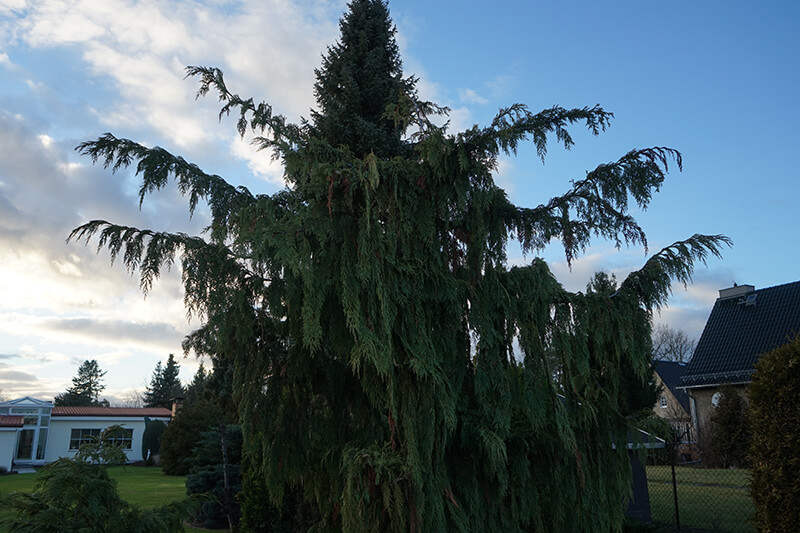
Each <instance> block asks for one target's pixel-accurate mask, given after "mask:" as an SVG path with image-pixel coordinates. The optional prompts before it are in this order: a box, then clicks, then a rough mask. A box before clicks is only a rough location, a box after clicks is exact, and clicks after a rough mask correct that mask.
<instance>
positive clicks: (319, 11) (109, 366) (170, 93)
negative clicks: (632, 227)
mask: <svg viewBox="0 0 800 533" xmlns="http://www.w3.org/2000/svg"><path fill="white" fill-rule="evenodd" d="M521 4H523V2H518V1H508V0H496V1H495V2H491V3H489V2H483V1H481V2H479V1H473V0H460V1H458V2H455V1H448V0H443V1H441V2H429V1H426V2H423V1H421V0H404V1H402V2H400V1H397V2H395V3H393V4H391V5H390V8H391V9H392V16H393V18H394V21H395V23H396V24H397V28H398V41H399V43H400V47H401V51H402V53H403V57H404V66H405V72H406V74H415V75H416V76H418V77H419V78H420V89H421V92H422V95H423V96H424V97H425V98H427V99H430V100H434V101H436V102H438V103H440V104H442V105H447V106H449V107H450V108H452V113H451V116H450V122H451V128H452V129H453V130H458V129H463V128H465V127H469V126H471V125H472V124H474V123H479V124H486V123H487V122H488V121H490V120H491V118H492V117H493V116H494V114H495V113H496V112H497V109H498V108H499V107H501V106H506V105H509V104H511V103H514V102H521V103H526V104H528V105H529V106H530V107H531V108H533V109H537V110H538V109H541V108H545V107H550V106H552V105H555V104H558V105H562V106H565V107H583V106H591V105H594V104H598V103H599V104H600V105H602V106H603V107H604V108H606V109H607V110H610V111H613V112H614V113H615V115H616V118H615V120H614V121H613V123H612V127H611V129H610V130H609V131H607V132H606V133H605V134H603V135H601V136H600V137H592V136H590V135H588V134H583V133H578V132H577V130H576V135H575V140H576V142H577V144H576V146H575V147H574V148H573V149H572V150H571V151H569V152H565V151H564V150H562V149H560V148H558V147H556V146H552V147H551V150H550V153H549V156H548V159H547V161H546V163H545V164H544V165H543V164H542V163H541V161H539V160H537V159H536V157H535V154H533V153H532V150H522V151H521V153H520V155H519V157H517V158H513V159H512V158H508V159H504V160H503V161H502V162H501V165H500V169H499V174H498V176H497V180H498V182H499V183H500V184H502V185H503V186H504V187H505V188H506V189H507V191H508V192H509V195H510V197H511V198H512V200H514V201H515V202H516V203H518V204H520V205H526V206H535V205H538V204H540V203H542V202H544V201H546V200H547V199H548V198H549V197H551V196H554V195H557V194H560V193H562V192H563V191H564V190H566V187H567V186H568V184H569V180H571V179H580V178H582V177H583V176H584V174H585V172H586V171H588V170H590V169H592V168H594V167H595V166H596V165H597V164H599V163H603V162H607V161H612V160H615V159H617V158H618V157H620V156H621V155H623V154H624V153H625V152H627V151H628V150H630V149H633V148H643V147H647V146H670V147H674V148H677V149H678V150H680V151H681V152H682V153H683V156H684V171H683V172H682V173H678V172H677V171H675V172H673V173H671V175H670V176H669V178H668V181H667V182H666V184H665V185H664V187H663V188H662V190H661V192H660V193H659V194H657V196H656V197H655V199H654V201H653V202H652V204H651V207H650V209H649V210H648V211H647V212H644V213H636V216H637V217H638V219H639V221H640V223H641V224H642V226H643V227H644V229H645V231H647V233H648V238H649V243H650V253H653V252H655V251H657V250H659V249H660V248H662V247H664V246H666V245H668V244H670V243H672V242H674V241H676V240H679V239H684V238H686V237H688V236H690V235H692V234H694V233H697V232H700V233H724V234H726V235H728V236H730V237H731V238H732V239H733V240H734V247H733V248H732V249H729V250H727V251H726V252H725V256H724V259H723V260H716V259H714V260H711V261H710V262H709V264H708V268H702V267H701V268H700V269H699V270H698V271H697V273H696V275H695V278H694V283H693V284H691V285H690V286H688V288H686V289H684V287H683V286H680V285H679V286H676V287H675V292H674V296H673V299H672V301H671V304H670V306H669V307H668V308H667V309H664V310H662V312H661V314H660V315H658V316H657V317H656V320H657V321H659V322H666V323H668V324H670V325H672V326H674V327H678V328H682V329H684V330H685V331H686V332H687V333H688V334H689V335H690V336H692V337H697V336H699V334H700V332H701V331H702V327H703V324H704V323H705V319H706V318H707V316H708V313H709V312H710V309H711V306H712V305H713V303H714V299H715V298H716V296H717V290H718V289H720V288H724V287H727V286H730V285H731V284H732V283H733V282H734V281H735V282H737V283H740V284H741V283H750V284H753V285H755V286H756V287H759V288H760V287H767V286H772V285H777V284H781V283H786V282H790V281H795V280H797V279H798V278H800V275H798V274H797V265H798V264H799V263H800V261H798V256H800V252H798V247H797V240H798V239H797V234H798V215H797V207H796V204H797V201H798V198H800V180H798V175H797V174H798V171H797V168H798V167H797V165H796V164H795V154H796V152H797V148H796V146H797V141H798V134H797V130H796V128H797V124H798V123H800V110H799V109H800V107H798V106H797V101H796V95H797V86H798V82H799V81H800V80H799V79H798V77H799V74H798V73H800V68H798V67H800V65H798V58H797V51H798V50H800V37H799V35H800V34H798V32H796V31H795V28H794V27H793V26H794V24H795V23H796V21H797V20H798V15H800V12H799V11H800V4H797V3H796V2H789V1H786V2H781V1H776V2H770V3H769V5H768V6H766V7H765V6H764V5H757V3H754V2H743V1H733V2H731V1H726V2H722V1H709V2H689V1H677V2H670V3H664V2H660V3H654V2H614V3H613V4H615V6H614V7H609V6H608V5H606V4H612V3H611V2H593V1H585V2H584V1H578V0H574V1H568V2H526V3H524V4H526V5H527V7H520V5H521ZM539 4H541V5H539ZM601 6H602V7H601ZM345 7H346V6H345V2H343V1H340V0H336V1H333V0H316V1H314V0H297V1H289V0H240V1H237V2H233V1H223V0H195V1H184V0H171V1H166V0H163V1H146V0H140V1H137V0H125V1H121V0H103V1H102V2H100V1H94V0H87V1H79V0H75V1H71V0H35V1H26V0H0V391H1V392H0V394H2V395H3V396H5V397H6V398H15V397H19V396H23V395H34V396H38V397H40V398H44V399H49V398H50V397H52V396H53V395H54V394H57V393H59V392H62V391H63V390H65V389H66V387H67V386H69V384H70V379H71V377H72V376H74V375H75V372H76V370H77V367H78V365H79V364H80V363H81V362H82V361H83V360H85V359H97V360H98V362H99V363H100V366H101V368H103V369H104V370H106V371H107V372H108V373H107V375H106V378H105V380H106V383H107V386H108V389H107V391H106V392H107V393H108V397H109V398H110V399H111V400H112V401H115V402H126V401H129V400H130V399H131V397H132V395H133V393H134V392H135V391H139V392H141V391H142V390H143V389H144V387H145V385H146V384H147V382H148V381H149V378H150V375H151V373H152V371H153V368H154V367H155V365H156V363H157V362H158V361H164V360H166V357H167V354H169V353H175V354H180V353H181V348H180V343H181V339H182V337H183V336H184V335H185V334H186V333H188V332H189V331H191V330H192V329H193V328H194V327H196V326H197V325H198V324H197V323H196V322H194V323H192V322H188V321H187V318H186V313H185V310H184V307H183V304H182V293H181V288H180V283H179V279H180V274H179V272H172V273H170V274H169V275H165V276H163V277H162V279H161V281H160V282H159V283H158V284H157V285H156V287H155V288H154V290H153V291H152V292H151V293H150V294H149V295H148V297H147V298H146V299H144V298H143V297H142V294H141V292H140V291H139V287H138V280H137V278H136V277H135V276H134V277H132V276H131V275H130V274H129V273H127V272H126V271H125V270H124V268H122V267H121V266H120V265H114V266H113V267H112V266H110V264H109V260H108V256H107V255H106V254H105V253H103V252H101V253H100V254H96V253H95V249H94V248H92V247H91V246H90V247H88V248H87V247H84V246H83V245H82V244H75V243H70V244H67V243H65V239H66V237H67V235H68V234H69V232H70V230H71V229H72V228H74V227H76V226H78V225H80V224H82V223H84V222H86V221H88V220H91V219H98V218H102V219H107V220H111V221H113V222H117V223H122V224H131V225H135V226H138V227H148V228H153V229H161V230H170V231H186V232H190V233H198V232H200V231H201V230H202V228H203V227H204V225H205V224H206V222H207V218H206V216H205V214H204V213H203V212H202V211H201V212H198V213H197V214H196V215H195V217H194V218H193V219H191V220H190V219H189V217H188V211H187V207H186V206H187V203H186V201H185V199H183V198H181V197H180V196H179V195H178V194H177V192H176V191H175V190H174V189H172V188H168V189H167V190H165V191H163V192H161V193H158V194H157V195H155V196H153V197H152V198H150V199H149V200H148V201H147V202H146V203H145V205H144V206H143V208H142V209H141V210H140V209H139V208H138V201H137V199H136V189H137V186H138V183H137V180H136V179H135V176H132V175H131V173H127V172H121V173H118V174H116V175H112V174H111V173H110V172H108V171H105V170H103V169H102V168H100V167H95V166H92V165H91V162H90V161H89V160H88V159H86V158H81V157H78V156H77V154H76V153H75V151H74V147H75V146H76V145H77V144H78V143H80V142H82V141H85V140H90V139H94V138H96V137H97V136H99V135H101V134H102V133H104V132H107V131H111V132H113V133H114V134H115V135H117V136H119V137H128V138H132V139H135V140H137V141H139V142H142V143H145V144H147V145H160V146H163V147H165V148H167V149H168V150H170V151H172V152H174V153H178V154H181V155H183V156H184V157H186V158H187V159H189V160H191V161H193V162H195V163H197V164H199V165H200V166H201V167H202V168H203V169H205V170H206V171H209V172H213V173H217V174H220V175H222V176H225V177H226V178H227V179H228V180H229V181H230V182H232V183H234V184H243V185H246V186H248V187H249V188H251V190H254V191H258V192H267V193H269V192H274V191H276V190H278V189H279V188H280V187H281V186H282V182H281V169H280V167H279V166H277V165H276V164H270V158H269V154H263V153H258V152H256V151H254V150H253V149H252V148H251V147H250V145H249V144H248V143H247V140H246V139H245V140H241V139H239V138H238V137H237V136H236V133H235V128H234V125H233V123H232V121H227V120H223V121H222V123H221V124H220V123H218V122H217V118H216V103H215V102H214V100H213V98H209V99H204V100H195V98H194V94H195V91H196V83H195V81H193V80H187V79H184V71H183V68H184V67H185V66H186V65H207V66H218V67H220V68H222V69H223V70H224V72H225V74H226V79H227V81H228V84H229V86H230V87H232V88H234V89H235V90H236V92H238V93H239V94H242V95H244V96H254V97H255V98H256V99H257V100H266V101H267V102H270V103H271V104H273V106H274V107H275V109H276V110H278V111H279V112H281V113H283V114H285V115H287V116H289V117H290V118H291V119H293V120H299V118H300V117H301V116H308V114H309V113H308V111H309V109H310V108H311V107H312V106H313V105H314V101H313V93H312V84H313V81H314V72H313V71H314V68H315V67H317V66H318V65H319V63H320V54H321V53H322V52H323V51H324V50H325V47H326V46H327V45H329V44H332V43H333V42H334V41H335V39H336V38H337V31H338V25H337V22H338V17H339V16H340V14H341V13H342V11H343V10H344V9H345ZM793 205H795V207H794V208H793V207H792V206H793ZM512 255H513V252H512ZM543 255H544V256H545V257H546V258H547V259H548V260H549V261H550V262H551V265H552V268H553V270H554V272H556V273H557V275H558V277H559V279H561V280H562V282H563V283H564V284H565V285H566V286H567V287H568V288H570V289H573V290H580V289H582V288H583V287H584V286H585V284H586V281H587V280H588V278H589V277H590V275H591V274H592V273H593V272H594V271H595V270H597V269H604V270H606V271H610V272H614V273H616V274H617V275H618V276H619V277H623V276H624V275H625V274H626V273H627V272H629V271H631V270H633V269H636V268H638V267H639V266H640V265H641V264H642V263H643V262H644V261H645V260H646V258H647V254H646V253H645V251H644V250H643V249H641V248H630V249H625V248H623V249H622V250H616V249H614V247H613V246H612V245H611V244H609V243H606V242H603V241H599V242H596V243H595V244H594V245H593V246H592V247H591V248H590V249H589V250H587V251H586V254H585V255H584V256H583V257H582V258H581V260H580V261H578V262H577V263H575V264H574V265H573V268H572V270H571V271H570V270H569V269H567V268H566V265H565V264H564V261H563V255H562V254H560V251H559V249H558V247H557V246H553V247H551V248H549V249H547V250H545V251H544V253H543ZM529 259H530V258H527V260H529ZM524 260H526V259H524V258H521V257H513V261H514V262H518V263H520V262H523V261H524ZM181 364H182V371H181V377H182V378H183V379H184V380H185V381H188V380H190V379H191V376H192V374H193V373H194V371H195V369H196V366H197V362H196V361H194V360H192V359H182V360H181Z"/></svg>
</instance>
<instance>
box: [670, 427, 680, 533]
mask: <svg viewBox="0 0 800 533" xmlns="http://www.w3.org/2000/svg"><path fill="white" fill-rule="evenodd" d="M671 444H672V446H670V454H669V455H670V461H669V462H670V464H671V465H672V496H673V498H674V500H675V528H676V529H675V530H676V531H680V530H681V517H680V511H679V510H678V483H677V481H676V479H675V455H676V451H677V444H676V443H675V442H672V443H671Z"/></svg>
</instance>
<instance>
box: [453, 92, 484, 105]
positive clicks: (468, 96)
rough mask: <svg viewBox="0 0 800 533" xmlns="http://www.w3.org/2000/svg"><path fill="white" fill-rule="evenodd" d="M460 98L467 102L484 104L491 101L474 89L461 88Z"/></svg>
mask: <svg viewBox="0 0 800 533" xmlns="http://www.w3.org/2000/svg"><path fill="white" fill-rule="evenodd" d="M458 98H459V99H460V100H461V101H462V102H464V103H465V104H478V105H484V104H488V103H489V100H487V99H486V98H484V97H483V96H481V95H480V94H478V93H477V92H476V91H475V90H473V89H459V90H458Z"/></svg>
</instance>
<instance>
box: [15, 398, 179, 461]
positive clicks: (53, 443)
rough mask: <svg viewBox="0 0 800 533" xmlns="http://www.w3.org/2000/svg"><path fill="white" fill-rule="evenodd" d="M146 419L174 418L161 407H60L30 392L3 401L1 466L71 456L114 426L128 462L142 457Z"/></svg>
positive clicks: (164, 420)
mask: <svg viewBox="0 0 800 533" xmlns="http://www.w3.org/2000/svg"><path fill="white" fill-rule="evenodd" d="M145 417H148V418H150V419H152V420H161V421H163V422H165V423H166V422H169V421H170V419H171V417H172V411H170V410H169V409H164V408H161V407H136V408H134V407H56V406H54V405H53V403H52V402H47V401H44V400H38V399H36V398H31V397H30V396H26V397H24V398H19V399H17V400H10V401H7V402H0V467H5V468H6V469H7V470H10V469H11V467H12V464H13V465H41V464H45V463H51V462H53V461H55V460H56V459H59V458H60V457H72V456H73V455H75V453H76V452H77V451H78V448H79V447H80V445H81V444H82V443H84V442H89V441H90V440H91V439H92V437H96V436H99V435H100V433H101V432H102V431H103V430H104V429H105V428H107V427H108V426H112V425H114V424H119V425H120V426H122V428H123V429H124V434H123V435H122V436H120V437H118V439H117V440H118V441H119V443H120V444H122V449H123V450H124V451H125V455H127V457H128V460H129V461H131V462H133V461H140V460H142V435H143V434H144V426H145Z"/></svg>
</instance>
